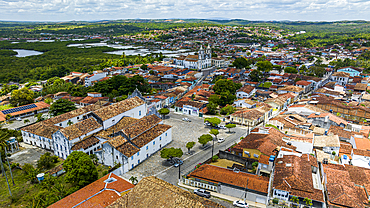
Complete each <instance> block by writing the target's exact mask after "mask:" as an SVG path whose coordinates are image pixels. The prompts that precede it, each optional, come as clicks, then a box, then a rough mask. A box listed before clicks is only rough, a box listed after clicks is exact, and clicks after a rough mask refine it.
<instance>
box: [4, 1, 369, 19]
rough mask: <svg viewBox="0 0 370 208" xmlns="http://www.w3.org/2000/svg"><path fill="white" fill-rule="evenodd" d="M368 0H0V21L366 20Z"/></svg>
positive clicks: (367, 17) (367, 16)
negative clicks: (217, 18)
mask: <svg viewBox="0 0 370 208" xmlns="http://www.w3.org/2000/svg"><path fill="white" fill-rule="evenodd" d="M369 7H370V1H368V0H299V1H298V0H248V1H245V0H124V1H122V0H0V20H30V21H31V20H39V21H45V20H51V21H58V20H63V21H65V20H100V19H131V18H212V17H224V18H241V19H248V20H309V21H310V20H312V21H325V20H343V19H362V20H370V12H368V9H369Z"/></svg>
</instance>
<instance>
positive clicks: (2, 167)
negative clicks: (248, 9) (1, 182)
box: [0, 153, 12, 196]
mask: <svg viewBox="0 0 370 208" xmlns="http://www.w3.org/2000/svg"><path fill="white" fill-rule="evenodd" d="M0 165H1V171H2V172H3V175H5V179H6V183H7V184H8V190H9V194H10V196H12V192H11V191H10V186H9V181H8V177H7V176H6V173H5V170H4V166H3V161H2V159H1V153H0Z"/></svg>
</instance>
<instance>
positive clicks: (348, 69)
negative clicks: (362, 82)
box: [337, 66, 363, 77]
mask: <svg viewBox="0 0 370 208" xmlns="http://www.w3.org/2000/svg"><path fill="white" fill-rule="evenodd" d="M362 71H363V68H357V67H353V66H346V67H342V68H339V69H338V70H337V72H345V73H348V74H350V76H351V77H355V76H360V74H361V73H362Z"/></svg>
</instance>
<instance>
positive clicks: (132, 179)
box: [128, 176, 138, 185]
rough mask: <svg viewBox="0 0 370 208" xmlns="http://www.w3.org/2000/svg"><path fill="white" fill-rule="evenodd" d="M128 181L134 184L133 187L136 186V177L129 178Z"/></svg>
mask: <svg viewBox="0 0 370 208" xmlns="http://www.w3.org/2000/svg"><path fill="white" fill-rule="evenodd" d="M128 180H129V181H131V183H132V184H134V185H136V184H137V182H138V180H137V177H135V176H131V178H130V179H128Z"/></svg>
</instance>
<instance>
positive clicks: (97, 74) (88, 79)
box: [85, 71, 108, 87]
mask: <svg viewBox="0 0 370 208" xmlns="http://www.w3.org/2000/svg"><path fill="white" fill-rule="evenodd" d="M107 74H108V72H97V71H94V73H93V74H92V75H89V76H87V77H86V78H85V87H89V86H92V85H94V84H93V82H94V81H99V80H101V79H103V78H105V77H106V76H107Z"/></svg>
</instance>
